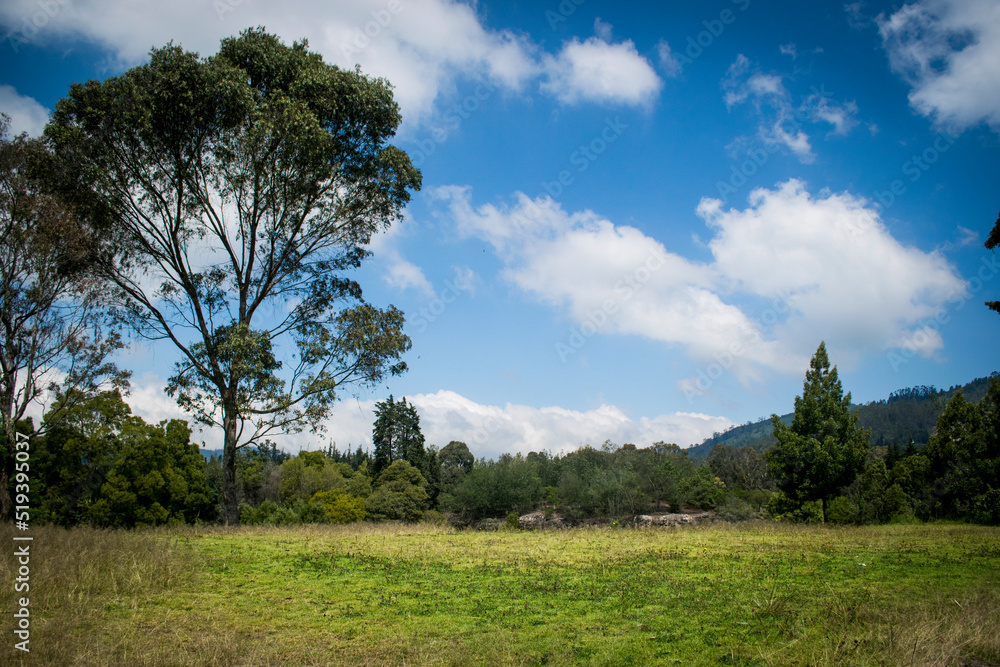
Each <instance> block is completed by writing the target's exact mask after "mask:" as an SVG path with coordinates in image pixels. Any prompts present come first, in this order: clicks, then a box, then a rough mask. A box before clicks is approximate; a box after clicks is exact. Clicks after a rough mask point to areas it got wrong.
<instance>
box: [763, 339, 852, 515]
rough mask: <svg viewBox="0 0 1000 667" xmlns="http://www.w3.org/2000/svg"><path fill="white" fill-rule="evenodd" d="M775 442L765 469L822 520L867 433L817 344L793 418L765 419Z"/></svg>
mask: <svg viewBox="0 0 1000 667" xmlns="http://www.w3.org/2000/svg"><path fill="white" fill-rule="evenodd" d="M771 423H772V424H773V425H774V437H775V438H776V439H777V444H776V445H775V446H774V447H773V448H772V449H770V450H768V452H767V460H768V468H769V470H770V472H771V474H772V475H774V477H775V479H776V480H777V483H778V488H779V489H780V490H781V492H782V494H784V496H785V497H786V498H787V499H788V500H791V501H793V502H797V503H799V504H801V503H804V502H807V501H820V503H821V504H822V509H823V520H824V521H826V520H827V504H828V501H829V500H831V499H832V498H834V497H835V496H837V495H838V492H839V491H840V489H842V488H843V487H845V486H847V485H849V484H851V482H853V481H854V478H855V477H856V476H857V475H858V473H859V472H860V471H861V469H862V468H863V466H864V464H865V459H866V457H867V453H868V438H869V435H870V431H868V430H863V429H860V428H858V417H857V414H852V413H851V395H850V393H848V394H847V395H846V396H844V394H843V388H842V387H841V384H840V380H839V379H838V377H837V368H836V366H834V367H833V369H831V368H830V360H829V359H828V357H827V354H826V344H825V343H820V345H819V349H817V350H816V354H815V355H813V358H812V361H811V362H810V364H809V370H808V371H806V379H805V383H804V385H803V389H802V396H797V397H796V398H795V416H794V417H793V419H792V423H791V425H789V426H786V425H785V424H783V423H782V422H781V419H780V418H779V417H778V415H772V416H771Z"/></svg>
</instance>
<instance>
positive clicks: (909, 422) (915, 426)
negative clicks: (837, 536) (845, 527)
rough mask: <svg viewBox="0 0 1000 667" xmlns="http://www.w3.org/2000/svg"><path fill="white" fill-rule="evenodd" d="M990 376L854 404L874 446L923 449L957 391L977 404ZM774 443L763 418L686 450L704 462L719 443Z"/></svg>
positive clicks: (765, 445) (761, 447)
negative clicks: (909, 445)
mask: <svg viewBox="0 0 1000 667" xmlns="http://www.w3.org/2000/svg"><path fill="white" fill-rule="evenodd" d="M991 377H1000V374H998V373H996V372H994V373H992V374H991V375H990V376H989V377H982V378H977V379H975V380H973V381H972V382H969V383H968V384H965V385H962V386H958V385H955V386H953V387H951V388H950V389H937V388H936V387H933V386H931V387H927V386H919V387H909V388H907V389H899V390H897V391H894V392H892V393H891V394H889V397H888V398H886V399H885V400H881V401H872V402H871V403H866V404H864V405H857V406H854V409H855V410H857V411H858V425H859V426H861V427H862V428H870V429H871V430H872V436H871V444H872V446H873V447H881V446H887V445H890V444H892V443H896V444H897V445H899V446H900V447H905V446H906V445H908V444H909V443H910V441H911V440H912V441H913V442H914V443H915V444H916V446H917V449H920V448H922V447H923V446H925V445H926V444H927V443H928V442H929V441H930V437H931V435H932V434H933V433H934V427H935V425H936V424H937V420H938V417H939V416H940V415H941V412H942V411H943V410H944V406H945V404H947V403H948V401H949V400H950V399H951V397H952V396H953V395H954V394H955V392H956V391H957V390H958V389H961V390H962V393H963V394H964V395H965V398H967V399H968V400H969V401H971V402H973V403H977V402H979V401H980V400H981V399H982V398H983V397H984V396H985V395H986V391H987V389H989V385H990V378H991ZM781 421H782V422H784V423H785V424H791V423H792V414H791V413H789V414H787V415H782V417H781ZM774 443H775V439H774V427H773V426H772V425H771V420H770V419H764V420H761V421H758V422H753V423H750V424H743V425H741V426H734V427H733V428H731V429H729V430H728V431H726V432H725V433H716V434H715V435H713V436H712V437H711V438H708V439H706V440H705V441H704V442H702V443H701V444H700V445H694V446H692V447H689V448H688V449H687V453H688V457H690V458H691V459H694V460H695V461H702V460H704V459H706V458H708V455H709V453H710V452H711V451H712V448H713V447H715V446H716V445H725V446H727V447H732V448H734V449H739V448H741V447H750V448H752V449H754V450H756V451H758V452H762V451H764V450H766V449H768V448H769V447H771V446H772V445H774Z"/></svg>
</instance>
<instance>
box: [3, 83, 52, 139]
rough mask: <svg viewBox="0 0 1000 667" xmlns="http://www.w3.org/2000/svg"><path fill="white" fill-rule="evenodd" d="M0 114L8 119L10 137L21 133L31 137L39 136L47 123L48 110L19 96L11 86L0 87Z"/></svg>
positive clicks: (25, 97)
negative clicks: (3, 114)
mask: <svg viewBox="0 0 1000 667" xmlns="http://www.w3.org/2000/svg"><path fill="white" fill-rule="evenodd" d="M0 112H2V113H5V114H7V115H8V116H9V117H10V128H9V131H8V133H9V135H10V136H17V135H19V134H21V133H22V132H27V133H28V136H31V137H38V136H41V134H42V131H43V130H44V129H45V124H46V123H48V122H49V110H48V109H46V108H45V107H43V106H42V105H41V104H39V103H38V102H37V101H35V99H34V98H32V97H27V96H25V95H21V94H19V93H18V92H17V90H16V89H15V88H14V87H13V86H7V85H0Z"/></svg>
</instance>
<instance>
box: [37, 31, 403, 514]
mask: <svg viewBox="0 0 1000 667" xmlns="http://www.w3.org/2000/svg"><path fill="white" fill-rule="evenodd" d="M399 122H400V115H399V110H398V107H397V105H396V103H395V102H394V101H393V97H392V92H391V88H390V86H389V84H388V83H387V82H385V81H384V80H379V79H372V78H369V77H367V76H365V75H363V74H361V73H360V71H345V70H341V69H338V68H337V67H335V66H332V65H328V64H326V63H324V62H323V59H322V57H321V56H320V55H318V54H316V53H313V52H310V51H309V50H308V49H307V44H306V43H305V42H300V43H295V44H294V45H292V46H290V47H289V46H286V45H284V44H283V43H282V42H281V41H280V40H279V39H278V38H277V37H275V36H273V35H270V34H267V33H266V32H264V31H263V29H254V30H247V31H245V32H243V33H242V34H241V35H240V36H239V37H236V38H229V39H225V40H223V42H222V45H221V48H220V50H219V52H218V54H216V55H215V56H212V57H210V58H200V57H199V56H198V55H197V54H195V53H190V52H186V51H184V50H183V49H182V48H180V47H178V46H175V45H172V44H171V45H168V46H166V47H164V48H161V49H156V50H154V51H152V52H151V56H150V61H149V63H148V64H145V65H141V66H139V67H136V68H134V69H131V70H129V71H128V72H126V73H125V74H123V75H121V76H118V77H115V78H110V79H107V80H105V81H103V82H98V81H90V82H88V83H85V84H74V85H73V86H72V88H71V89H70V92H69V95H68V96H67V97H65V98H64V99H62V100H61V101H60V102H59V103H58V104H57V106H56V111H55V114H54V115H53V118H52V121H51V123H50V124H49V126H48V128H47V129H46V134H47V136H48V137H49V138H50V139H51V140H52V141H53V143H54V145H55V146H56V148H57V151H58V153H59V154H60V155H61V156H62V157H63V158H64V159H65V160H67V161H68V162H70V163H72V164H75V165H77V172H76V177H77V179H78V180H77V183H76V184H75V186H76V192H77V193H79V195H80V198H79V199H80V201H81V202H82V203H81V206H83V205H84V204H85V205H86V206H87V207H88V210H89V211H90V212H91V213H92V214H93V215H94V216H95V217H96V218H102V219H103V218H107V219H110V223H111V229H112V232H111V233H109V234H105V235H103V238H104V240H105V243H104V246H103V248H102V253H101V255H100V258H99V265H100V267H101V271H102V273H103V275H104V276H106V277H107V278H108V279H109V280H110V281H112V283H113V284H114V285H115V288H116V289H115V295H114V296H115V301H116V303H117V306H118V310H117V313H118V315H119V316H120V317H121V318H122V320H123V321H125V322H127V323H128V324H129V325H130V326H131V328H132V330H133V331H134V332H135V333H136V334H138V335H139V336H141V337H145V338H148V339H167V340H169V341H171V342H172V343H173V344H174V345H175V346H176V348H177V349H178V350H179V352H180V360H179V361H178V362H177V364H176V367H175V372H174V374H173V376H172V377H170V379H169V383H168V392H169V393H170V394H171V395H173V396H174V397H175V398H176V399H177V401H178V403H179V404H180V405H181V406H182V407H184V408H185V409H186V410H188V411H190V412H191V413H192V414H193V416H194V417H195V418H196V419H197V420H198V421H199V422H201V423H203V424H206V425H214V426H218V427H221V429H222V430H223V432H224V443H225V444H224V453H223V497H224V506H225V517H226V522H227V523H229V524H235V523H238V521H239V511H238V510H239V508H238V504H237V497H236V480H235V461H236V450H237V448H239V447H242V446H245V445H247V444H251V443H255V442H260V441H262V439H264V438H265V437H267V436H268V435H269V434H273V433H275V432H287V431H297V430H301V429H302V428H304V427H311V428H313V429H317V428H321V426H322V424H321V422H322V420H323V419H324V417H326V415H327V414H328V411H329V409H330V407H331V405H332V403H333V402H334V401H335V400H336V399H337V398H338V396H339V394H340V392H341V391H342V390H343V389H344V388H345V387H346V386H348V385H355V386H357V385H366V384H367V385H371V384H375V383H378V382H380V381H381V380H382V379H383V377H384V376H385V375H386V374H387V373H389V374H396V373H400V372H402V371H404V370H405V368H406V365H405V363H403V362H401V361H400V357H401V355H402V354H403V353H404V352H405V351H406V350H407V349H409V347H410V339H409V338H408V337H407V336H406V335H404V334H403V331H402V327H403V314H402V313H401V312H400V311H399V310H397V309H396V308H395V307H392V306H389V307H388V308H386V309H384V310H382V309H379V308H376V307H373V306H372V305H370V304H367V303H366V302H365V301H364V300H363V298H362V293H361V288H360V286H359V285H358V283H357V282H356V281H354V280H352V279H349V278H348V277H347V276H346V273H347V272H348V271H349V270H351V269H355V268H357V267H358V266H359V265H360V264H361V262H362V260H363V259H364V258H365V257H366V256H367V254H368V253H367V252H366V251H365V250H364V249H363V246H364V245H365V244H366V243H367V242H368V241H369V240H370V239H371V237H372V235H373V234H375V233H377V232H379V231H380V230H383V229H384V228H386V227H387V226H388V225H390V224H391V223H392V222H394V221H395V220H397V219H398V218H399V217H400V215H401V213H402V209H403V207H404V206H405V205H406V203H407V201H408V200H409V196H410V192H409V191H410V190H413V189H418V188H419V187H420V172H419V171H418V170H417V169H415V168H414V167H413V166H412V164H411V162H410V159H409V158H408V157H407V155H406V153H404V152H403V151H402V150H400V149H398V148H396V147H394V146H392V145H390V144H389V143H388V142H389V140H390V138H391V137H392V136H393V134H394V133H395V130H396V128H397V126H398V125H399ZM84 195H86V196H84ZM282 349H284V350H285V352H284V353H282Z"/></svg>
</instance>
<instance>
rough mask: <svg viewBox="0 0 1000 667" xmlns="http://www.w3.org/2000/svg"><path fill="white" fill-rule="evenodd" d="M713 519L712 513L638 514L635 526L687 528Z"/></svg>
mask: <svg viewBox="0 0 1000 667" xmlns="http://www.w3.org/2000/svg"><path fill="white" fill-rule="evenodd" d="M714 518H715V513H714V512H698V513H695V514H640V515H639V516H637V517H636V518H635V523H636V525H637V526H689V525H692V524H696V523H703V522H705V521H711V520H712V519H714Z"/></svg>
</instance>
